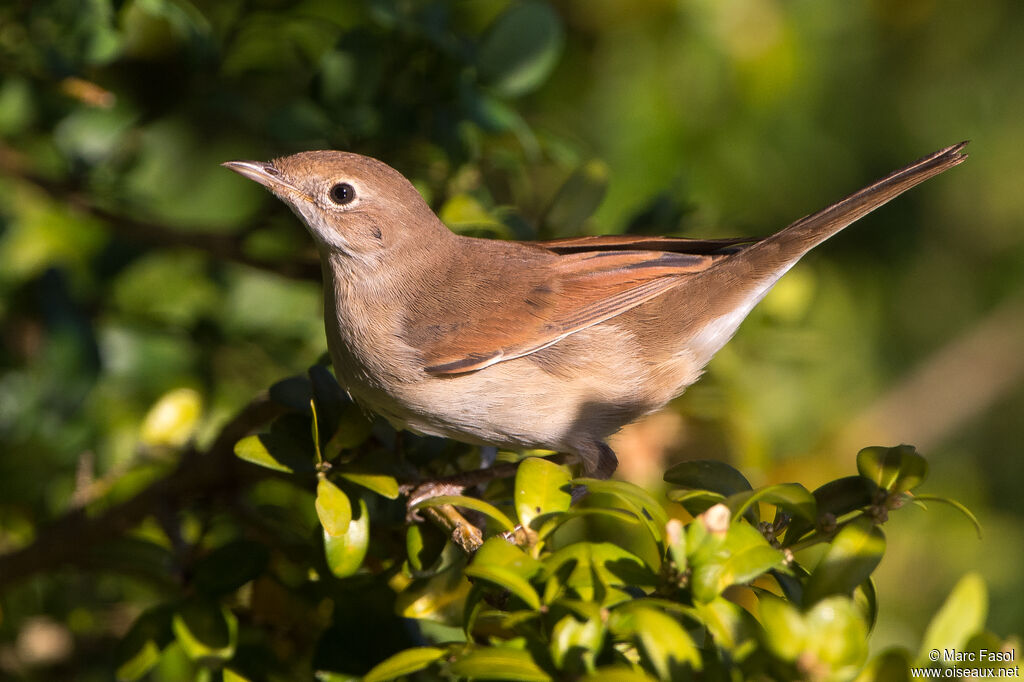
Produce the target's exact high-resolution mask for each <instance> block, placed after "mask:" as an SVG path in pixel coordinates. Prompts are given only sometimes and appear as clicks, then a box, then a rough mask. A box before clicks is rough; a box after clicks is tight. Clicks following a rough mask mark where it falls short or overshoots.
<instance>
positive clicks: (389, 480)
mask: <svg viewBox="0 0 1024 682" xmlns="http://www.w3.org/2000/svg"><path fill="white" fill-rule="evenodd" d="M339 475H340V476H341V477H342V478H344V479H345V480H346V481H351V482H352V483H355V484H356V485H358V486H362V487H363V488H366V489H367V490H372V491H373V492H375V493H377V494H378V495H380V496H381V497H386V498H387V499H389V500H395V499H398V481H396V480H395V477H394V476H388V475H387V474H371V473H361V472H357V471H343V472H339Z"/></svg>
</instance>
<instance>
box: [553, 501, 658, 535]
mask: <svg viewBox="0 0 1024 682" xmlns="http://www.w3.org/2000/svg"><path fill="white" fill-rule="evenodd" d="M586 517H604V518H606V519H611V520H613V521H617V522H619V523H625V524H627V525H631V526H636V525H639V524H640V517H639V516H637V514H635V513H634V512H630V511H624V510H622V509H611V508H608V507H574V508H572V509H569V510H568V511H564V512H554V513H551V514H544V515H543V516H538V517H536V518H534V519H533V523H534V525H536V526H538V527H539V530H538V531H537V538H538V539H539V540H543V539H545V538H546V537H547V536H549V535H550V534H551V533H553V532H555V531H556V530H557V529H558V528H560V527H561V526H564V525H565V524H567V523H568V522H570V521H573V520H575V519H581V518H586Z"/></svg>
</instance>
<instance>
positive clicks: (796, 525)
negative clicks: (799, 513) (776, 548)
mask: <svg viewBox="0 0 1024 682" xmlns="http://www.w3.org/2000/svg"><path fill="white" fill-rule="evenodd" d="M876 492H878V486H877V485H875V484H874V483H873V482H871V481H869V480H868V479H866V478H864V477H863V476H847V477H845V478H840V479H838V480H835V481H830V482H828V483H826V484H825V485H823V486H821V487H820V488H818V489H817V490H815V491H814V492H813V493H812V495H813V496H814V501H815V503H816V504H817V516H818V518H820V517H822V516H824V515H826V514H831V515H832V516H833V517H835V518H837V519H838V518H839V517H841V516H843V515H845V514H849V513H850V512H852V511H855V510H857V509H863V508H864V507H867V506H868V505H870V504H872V503H873V502H874V500H875V493H876ZM817 520H818V519H817V518H816V519H803V518H799V517H797V518H794V519H793V521H792V522H791V523H790V524H789V528H788V529H787V530H786V539H785V542H784V543H783V544H784V546H786V547H789V546H791V545H793V544H795V543H796V542H797V541H798V540H800V538H801V537H803V536H804V535H805V534H807V532H808V531H810V530H813V529H814V526H815V523H817Z"/></svg>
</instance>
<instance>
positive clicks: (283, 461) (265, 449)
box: [235, 433, 313, 473]
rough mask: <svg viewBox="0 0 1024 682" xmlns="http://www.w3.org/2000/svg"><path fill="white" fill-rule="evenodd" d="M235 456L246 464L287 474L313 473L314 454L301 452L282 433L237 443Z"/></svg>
mask: <svg viewBox="0 0 1024 682" xmlns="http://www.w3.org/2000/svg"><path fill="white" fill-rule="evenodd" d="M235 455H236V456H237V457H238V458H239V459H244V460H245V461H246V462H251V463H252V464H258V465H259V466H262V467H266V468H268V469H274V470H275V471H284V472H286V473H312V472H313V462H312V459H311V458H312V452H311V453H309V455H308V456H306V455H304V454H302V453H301V452H299V451H298V450H297V448H296V445H295V443H294V441H292V440H291V439H290V438H289V437H288V436H287V435H285V434H280V433H260V434H257V435H254V436H246V437H245V438H243V439H242V440H240V441H238V442H237V443H235Z"/></svg>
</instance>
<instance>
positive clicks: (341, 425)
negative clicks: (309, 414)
mask: <svg viewBox="0 0 1024 682" xmlns="http://www.w3.org/2000/svg"><path fill="white" fill-rule="evenodd" d="M372 430H373V422H371V421H370V420H369V419H368V418H367V417H366V415H365V414H363V411H362V410H361V409H360V408H359V406H358V405H356V404H355V403H347V404H346V405H344V406H343V407H342V409H341V413H340V414H339V415H338V427H337V429H336V430H335V431H334V434H333V435H332V436H331V437H330V439H329V440H328V441H327V443H326V444H325V445H324V448H323V452H324V458H325V459H327V460H333V459H334V458H335V457H337V456H338V455H339V454H340V453H341V452H342V451H343V450H351V449H353V448H357V447H359V446H360V445H362V444H363V443H365V442H366V439H367V438H369V437H370V432H371V431H372Z"/></svg>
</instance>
